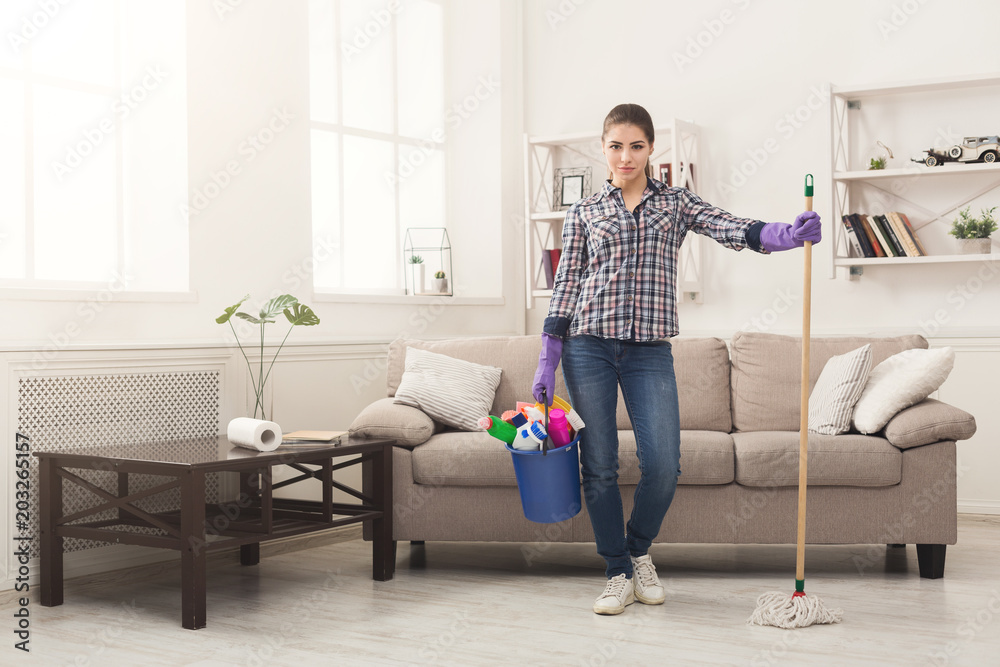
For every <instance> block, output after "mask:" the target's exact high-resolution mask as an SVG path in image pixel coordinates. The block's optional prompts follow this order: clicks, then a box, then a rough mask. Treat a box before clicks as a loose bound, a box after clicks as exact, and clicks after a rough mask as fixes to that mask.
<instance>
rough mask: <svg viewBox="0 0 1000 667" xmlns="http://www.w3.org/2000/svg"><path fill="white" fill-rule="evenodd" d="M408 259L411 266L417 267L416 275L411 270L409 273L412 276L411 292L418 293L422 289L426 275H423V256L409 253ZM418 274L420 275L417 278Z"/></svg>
mask: <svg viewBox="0 0 1000 667" xmlns="http://www.w3.org/2000/svg"><path fill="white" fill-rule="evenodd" d="M408 261H409V263H410V265H411V268H416V269H417V273H416V275H414V274H413V272H412V271H411V273H410V277H411V278H413V293H414V294H420V293H421V292H423V291H424V282H425V280H426V277H425V276H424V258H423V257H421V256H420V255H410V259H409V260H408ZM418 276H419V277H420V280H417V277H418Z"/></svg>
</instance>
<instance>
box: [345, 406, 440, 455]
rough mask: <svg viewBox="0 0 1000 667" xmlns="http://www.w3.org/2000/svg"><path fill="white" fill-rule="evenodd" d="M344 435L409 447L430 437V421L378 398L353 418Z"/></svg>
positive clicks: (424, 415)
mask: <svg viewBox="0 0 1000 667" xmlns="http://www.w3.org/2000/svg"><path fill="white" fill-rule="evenodd" d="M348 431H349V432H350V434H351V435H353V436H356V437H359V438H391V439H393V440H395V441H396V444H398V445H404V446H407V447H413V446H416V445H419V444H422V443H424V442H427V439H428V438H430V437H431V436H432V435H434V421H433V420H431V418H430V417H428V416H427V415H426V414H424V413H423V412H421V411H420V410H418V409H416V408H411V407H410V406H408V405H397V404H395V403H394V402H393V399H391V398H380V399H379V400H377V401H375V402H374V403H372V404H371V405H369V406H368V407H366V408H365V409H364V410H362V411H361V413H360V414H359V415H358V416H357V417H355V418H354V421H353V422H351V426H350V428H349V429H348Z"/></svg>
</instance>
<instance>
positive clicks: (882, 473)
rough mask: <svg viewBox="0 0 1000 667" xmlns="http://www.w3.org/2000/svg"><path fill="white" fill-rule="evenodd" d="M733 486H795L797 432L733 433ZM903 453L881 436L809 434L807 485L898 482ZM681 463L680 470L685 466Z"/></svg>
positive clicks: (797, 467) (853, 484) (891, 483)
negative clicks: (734, 457)
mask: <svg viewBox="0 0 1000 667" xmlns="http://www.w3.org/2000/svg"><path fill="white" fill-rule="evenodd" d="M733 446H734V449H735V451H736V482H737V483H738V484H742V485H743V486H763V487H769V486H797V485H798V483H799V434H798V432H794V431H755V432H752V433H734V434H733ZM902 462H903V454H902V452H901V451H899V449H897V448H895V447H893V446H892V445H890V444H889V442H888V441H887V440H885V439H884V438H877V437H875V436H870V435H857V434H849V433H844V434H841V435H822V434H819V433H810V434H809V462H808V463H809V484H810V485H816V486H892V485H893V484H899V481H900V479H901V475H902V465H903V463H902ZM683 465H684V463H683V459H682V460H681V467H682V468H683Z"/></svg>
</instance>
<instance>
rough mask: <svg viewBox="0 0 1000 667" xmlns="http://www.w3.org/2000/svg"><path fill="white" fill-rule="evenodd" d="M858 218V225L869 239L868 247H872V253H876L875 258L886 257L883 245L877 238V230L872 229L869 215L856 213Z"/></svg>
mask: <svg viewBox="0 0 1000 667" xmlns="http://www.w3.org/2000/svg"><path fill="white" fill-rule="evenodd" d="M854 215H856V216H857V220H858V224H859V225H861V228H862V229H863V230H864V232H865V236H866V238H867V239H868V245H870V246H871V248H872V252H874V253H875V257H885V256H886V255H885V250H884V249H883V248H882V244H880V243H879V241H878V237H877V236H875V230H874V229H873V228H872V225H871V220H869V219H868V216H867V215H861V214H860V213H855V214H854Z"/></svg>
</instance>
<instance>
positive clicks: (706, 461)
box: [618, 431, 735, 486]
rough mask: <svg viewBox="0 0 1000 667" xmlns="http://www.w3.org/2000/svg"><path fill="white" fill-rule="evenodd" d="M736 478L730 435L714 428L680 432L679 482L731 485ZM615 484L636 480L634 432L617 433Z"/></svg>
mask: <svg viewBox="0 0 1000 667" xmlns="http://www.w3.org/2000/svg"><path fill="white" fill-rule="evenodd" d="M734 479H735V468H734V463H733V438H732V436H731V435H729V434H728V433H719V432H717V431H681V476H680V477H679V478H678V480H677V483H678V484H691V485H695V484H697V485H709V484H730V483H731V482H732V481H733V480H734ZM618 483H619V484H622V485H626V486H634V485H636V484H638V483H639V458H638V457H637V456H636V455H635V434H634V433H633V432H632V431H619V432H618Z"/></svg>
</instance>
